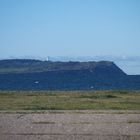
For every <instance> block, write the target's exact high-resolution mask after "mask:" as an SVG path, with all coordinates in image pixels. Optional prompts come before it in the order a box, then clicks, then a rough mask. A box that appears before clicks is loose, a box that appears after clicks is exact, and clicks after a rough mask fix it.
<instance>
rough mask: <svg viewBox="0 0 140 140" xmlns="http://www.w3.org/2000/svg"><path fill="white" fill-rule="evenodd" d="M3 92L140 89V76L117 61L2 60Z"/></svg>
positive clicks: (1, 88)
mask: <svg viewBox="0 0 140 140" xmlns="http://www.w3.org/2000/svg"><path fill="white" fill-rule="evenodd" d="M0 81H1V83H0V90H122V89H123V90H139V89H140V75H127V74H126V73H125V72H124V71H122V70H121V69H120V68H119V67H118V66H117V65H116V64H115V63H114V62H111V61H99V62H95V61H89V62H78V61H77V62H75V61H69V62H59V61H58V62H53V61H41V60H33V59H9V60H0Z"/></svg>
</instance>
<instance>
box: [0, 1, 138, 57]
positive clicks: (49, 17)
mask: <svg viewBox="0 0 140 140" xmlns="http://www.w3.org/2000/svg"><path fill="white" fill-rule="evenodd" d="M48 55H49V56H95V55H98V56H100V55H121V56H122V55H125V56H128V55H129V56H139V55H140V0H0V58H5V57H10V56H14V57H19V56H41V57H46V56H48Z"/></svg>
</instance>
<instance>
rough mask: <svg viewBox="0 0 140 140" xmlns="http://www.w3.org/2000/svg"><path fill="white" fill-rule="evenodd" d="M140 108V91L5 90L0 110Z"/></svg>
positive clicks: (0, 100)
mask: <svg viewBox="0 0 140 140" xmlns="http://www.w3.org/2000/svg"><path fill="white" fill-rule="evenodd" d="M86 109H94V110H108V109H114V110H140V91H27V92H25V91H19V92H16V91H13V92H12V91H1V92H0V110H15V111H16V110H86Z"/></svg>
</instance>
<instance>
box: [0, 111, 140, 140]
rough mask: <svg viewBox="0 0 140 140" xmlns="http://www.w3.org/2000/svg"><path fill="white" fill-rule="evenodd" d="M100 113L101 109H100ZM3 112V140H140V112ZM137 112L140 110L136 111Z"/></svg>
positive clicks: (0, 118) (0, 132) (0, 123)
mask: <svg viewBox="0 0 140 140" xmlns="http://www.w3.org/2000/svg"><path fill="white" fill-rule="evenodd" d="M97 112H98V111H97ZM97 112H96V113H94V112H93V111H91V110H89V111H82V113H77V111H76V112H75V111H63V112H57V111H56V112H48V113H45V114H36V113H34V114H20V113H18V114H11V113H10V114H2V113H1V114H0V139H1V140H140V112H139V114H134V113H133V111H131V112H128V113H127V114H125V113H124V114H118V113H117V111H115V112H114V111H113V112H112V111H104V113H103V114H98V113H97ZM137 113H138V112H137Z"/></svg>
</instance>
